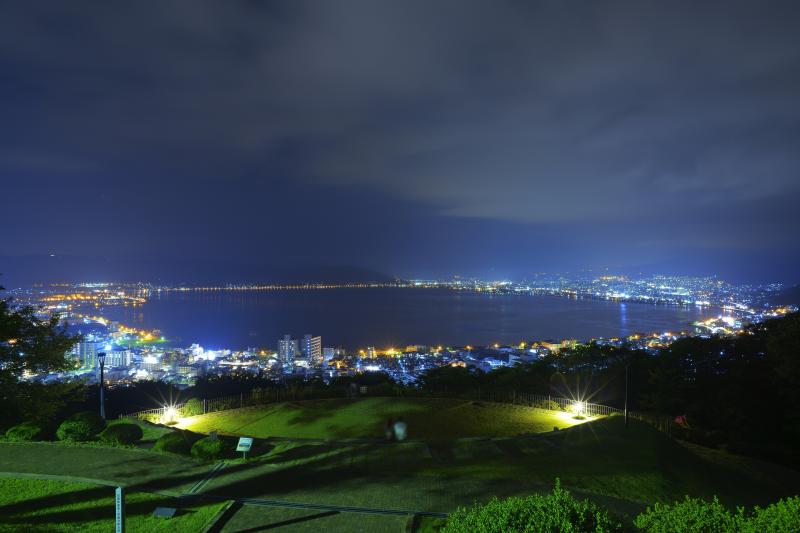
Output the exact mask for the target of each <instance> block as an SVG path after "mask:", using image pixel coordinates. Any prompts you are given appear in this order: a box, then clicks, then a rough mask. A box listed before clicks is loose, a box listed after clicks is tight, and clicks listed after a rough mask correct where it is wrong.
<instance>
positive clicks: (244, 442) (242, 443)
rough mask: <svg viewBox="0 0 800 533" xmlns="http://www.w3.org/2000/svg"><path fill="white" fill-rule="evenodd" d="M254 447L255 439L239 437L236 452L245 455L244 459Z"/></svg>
mask: <svg viewBox="0 0 800 533" xmlns="http://www.w3.org/2000/svg"><path fill="white" fill-rule="evenodd" d="M252 445H253V439H252V438H251V437H239V444H238V445H237V446H236V451H237V452H242V453H243V454H244V455H243V457H247V452H249V451H250V447H251V446H252Z"/></svg>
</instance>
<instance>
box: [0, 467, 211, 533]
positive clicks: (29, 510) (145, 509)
mask: <svg viewBox="0 0 800 533" xmlns="http://www.w3.org/2000/svg"><path fill="white" fill-rule="evenodd" d="M125 503H126V505H125V509H126V512H127V519H126V526H127V530H128V531H131V532H142V533H146V532H147V533H149V532H159V531H164V532H166V531H201V530H202V529H203V527H204V526H205V524H207V523H208V522H209V521H210V520H211V519H212V518H213V517H214V515H216V514H217V512H218V511H219V510H220V508H221V507H222V505H223V504H222V503H210V504H209V503H205V504H203V503H197V504H193V505H189V506H181V505H180V504H178V503H177V501H176V500H175V499H174V498H169V497H165V496H159V495H157V494H148V493H144V492H130V493H128V494H127V495H126V497H125ZM156 507H178V508H179V511H178V513H177V514H176V515H175V517H173V518H171V519H169V520H164V519H161V518H155V517H153V510H154V509H155V508H156ZM113 528H114V489H113V487H106V486H97V485H90V484H85V483H72V482H66V481H53V480H40V479H8V478H0V531H9V532H10V531H22V530H24V531H29V532H38V531H65V532H69V531H76V532H77V531H80V532H81V533H91V532H103V533H105V532H107V531H112V530H113Z"/></svg>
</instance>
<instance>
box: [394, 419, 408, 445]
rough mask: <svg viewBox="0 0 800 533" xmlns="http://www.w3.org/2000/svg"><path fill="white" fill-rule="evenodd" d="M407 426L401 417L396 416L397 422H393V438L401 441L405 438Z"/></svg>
mask: <svg viewBox="0 0 800 533" xmlns="http://www.w3.org/2000/svg"><path fill="white" fill-rule="evenodd" d="M407 430H408V427H407V426H406V423H405V422H404V421H403V417H402V416H401V417H398V418H397V422H395V423H394V438H395V440H397V442H402V441H404V440H406V432H407Z"/></svg>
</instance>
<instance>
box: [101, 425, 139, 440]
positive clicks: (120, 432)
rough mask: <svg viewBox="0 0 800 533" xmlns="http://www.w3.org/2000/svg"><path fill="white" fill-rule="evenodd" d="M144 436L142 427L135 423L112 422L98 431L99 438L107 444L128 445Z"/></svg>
mask: <svg viewBox="0 0 800 533" xmlns="http://www.w3.org/2000/svg"><path fill="white" fill-rule="evenodd" d="M143 436H144V433H143V432H142V428H141V427H139V426H138V425H136V424H127V423H122V424H114V425H113V426H108V427H107V428H105V429H104V430H103V431H101V432H100V435H99V437H100V440H101V441H103V442H107V443H109V444H122V445H128V444H133V443H134V442H136V441H139V440H141V439H142V437H143Z"/></svg>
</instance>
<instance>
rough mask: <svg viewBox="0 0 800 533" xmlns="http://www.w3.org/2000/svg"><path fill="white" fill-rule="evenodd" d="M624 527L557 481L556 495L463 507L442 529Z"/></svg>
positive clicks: (451, 532)
mask: <svg viewBox="0 0 800 533" xmlns="http://www.w3.org/2000/svg"><path fill="white" fill-rule="evenodd" d="M621 528H622V526H621V525H620V524H619V523H617V522H616V521H614V520H612V519H611V518H610V517H609V516H608V512H607V511H606V510H604V509H601V508H600V507H598V506H596V505H595V504H594V503H592V502H590V501H588V500H577V499H575V498H573V496H572V494H570V492H569V491H568V490H566V489H562V488H561V482H560V481H559V480H558V479H556V482H555V486H554V487H553V492H552V493H549V494H536V495H533V496H527V497H525V498H518V497H512V498H508V499H505V500H498V499H497V498H494V499H492V501H490V502H489V503H487V504H486V505H479V504H476V505H474V506H473V507H472V508H469V509H464V508H459V509H458V510H457V511H456V512H454V513H453V514H451V515H450V516H449V517H448V518H447V522H446V523H445V525H444V527H443V528H442V529H441V531H442V532H446V533H472V532H475V531H480V532H483V533H495V532H496V533H504V532H507V531H537V532H543V533H544V532H552V533H557V532H562V531H571V532H573V533H579V532H590V531H591V532H597V533H600V532H605V531H621V530H622V529H621Z"/></svg>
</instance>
